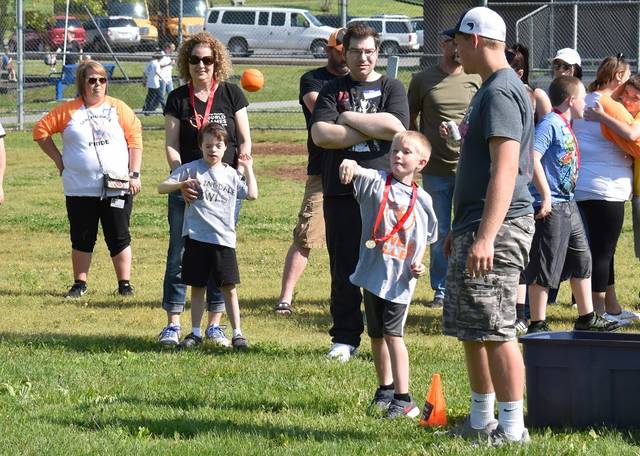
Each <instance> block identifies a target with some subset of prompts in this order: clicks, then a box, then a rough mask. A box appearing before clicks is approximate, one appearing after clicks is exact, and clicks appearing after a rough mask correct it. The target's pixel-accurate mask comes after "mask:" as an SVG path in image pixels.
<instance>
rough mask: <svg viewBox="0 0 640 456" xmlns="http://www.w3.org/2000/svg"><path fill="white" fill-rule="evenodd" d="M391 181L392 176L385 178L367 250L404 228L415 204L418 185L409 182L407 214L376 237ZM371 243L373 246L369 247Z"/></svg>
mask: <svg viewBox="0 0 640 456" xmlns="http://www.w3.org/2000/svg"><path fill="white" fill-rule="evenodd" d="M391 179H393V176H392V175H391V174H389V175H388V176H387V181H386V182H385V184H384V194H383V195H382V201H381V202H380V209H378V216H377V217H376V223H375V225H374V226H373V233H371V239H369V240H368V241H367V242H366V243H365V244H366V246H367V247H368V248H373V247H375V244H377V243H379V242H385V241H386V240H387V239H389V238H390V237H391V236H393V235H394V234H396V233H397V232H398V231H400V230H401V229H402V227H403V226H404V222H406V221H407V219H408V218H409V216H410V215H411V212H413V206H414V205H415V204H416V198H417V197H418V185H417V184H416V183H415V182H411V202H409V207H408V208H407V212H405V213H404V215H403V216H402V217H401V218H400V220H398V223H396V226H394V227H393V229H392V230H391V231H390V232H389V233H388V234H385V235H384V236H382V237H379V238H377V237H376V231H378V227H379V226H380V222H381V221H382V215H383V214H384V210H385V208H386V207H387V200H388V199H389V190H390V189H391ZM372 243H373V245H371V244H372Z"/></svg>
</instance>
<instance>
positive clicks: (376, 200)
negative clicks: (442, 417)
mask: <svg viewBox="0 0 640 456" xmlns="http://www.w3.org/2000/svg"><path fill="white" fill-rule="evenodd" d="M430 155H431V146H430V144H429V142H428V141H427V138H425V137H424V135H422V134H421V133H418V132H415V131H404V132H401V133H397V134H396V135H395V136H394V138H393V142H392V143H391V153H390V168H391V173H388V172H386V171H377V170H374V169H365V168H362V167H360V166H359V165H358V164H357V162H356V161H354V160H343V161H342V164H341V165H340V169H339V175H340V180H341V182H342V183H343V184H349V183H350V182H352V181H353V191H354V196H355V199H356V201H357V202H358V204H359V205H360V215H361V217H362V235H361V240H360V255H359V258H358V265H357V266H356V270H355V272H354V273H353V274H351V276H350V280H351V283H353V284H354V285H356V286H359V287H362V288H363V289H364V293H363V294H364V307H365V314H366V317H367V332H368V334H369V337H370V338H371V349H372V351H373V353H374V356H373V359H374V364H375V368H376V373H377V375H378V383H379V386H378V389H377V390H376V392H375V395H374V398H373V401H372V402H371V406H370V410H374V411H376V410H381V411H384V412H385V417H386V418H396V417H402V416H407V417H410V418H415V417H416V416H417V415H418V413H419V412H420V410H419V409H418V407H417V406H416V404H415V402H414V401H413V399H412V398H411V395H410V394H409V357H408V354H407V348H406V346H405V344H404V340H403V339H402V336H403V330H404V324H405V321H406V319H407V313H408V310H409V303H410V301H411V296H412V294H413V291H414V289H415V286H416V279H417V278H418V277H420V276H421V275H423V274H424V272H425V266H424V264H422V257H423V255H424V252H425V249H426V247H427V245H428V244H430V243H432V242H434V241H435V240H436V237H437V232H438V223H437V220H436V217H435V213H434V212H433V208H432V204H431V197H430V196H429V195H428V194H427V193H426V192H425V191H424V190H423V189H421V188H419V187H418V186H417V185H416V183H415V182H414V178H415V176H416V174H417V173H418V172H420V170H421V169H422V168H424V166H425V165H426V164H427V162H428V160H429V156H430Z"/></svg>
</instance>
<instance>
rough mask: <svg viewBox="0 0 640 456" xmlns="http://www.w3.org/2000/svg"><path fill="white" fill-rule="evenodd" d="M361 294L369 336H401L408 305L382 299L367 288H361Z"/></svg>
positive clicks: (374, 337)
mask: <svg viewBox="0 0 640 456" xmlns="http://www.w3.org/2000/svg"><path fill="white" fill-rule="evenodd" d="M362 295H363V300H364V313H365V315H366V317H367V334H368V335H369V337H371V338H372V339H379V338H382V337H384V336H396V337H402V336H403V334H404V324H405V322H406V321H407V314H408V313H409V305H408V304H399V303H397V302H392V301H388V300H386V299H382V298H380V297H379V296H376V295H374V294H373V293H371V292H370V291H367V290H362Z"/></svg>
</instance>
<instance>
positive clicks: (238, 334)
mask: <svg viewBox="0 0 640 456" xmlns="http://www.w3.org/2000/svg"><path fill="white" fill-rule="evenodd" d="M241 335H242V331H240V328H236V329H234V330H233V335H232V336H231V337H236V336H241Z"/></svg>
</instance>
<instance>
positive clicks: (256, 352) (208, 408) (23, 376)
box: [0, 132, 640, 456]
mask: <svg viewBox="0 0 640 456" xmlns="http://www.w3.org/2000/svg"><path fill="white" fill-rule="evenodd" d="M255 136H256V139H257V140H265V139H270V140H272V141H274V140H276V139H279V138H280V137H278V138H276V137H274V136H273V135H271V136H270V137H265V136H260V135H255ZM289 139H290V138H289V137H287V139H286V140H289ZM291 139H292V140H296V141H298V140H299V139H300V138H293V137H292V138H291ZM163 142H164V139H163V136H162V134H161V133H160V132H147V133H146V134H145V151H144V163H143V168H142V171H143V173H142V176H143V192H142V193H141V194H140V195H139V196H138V197H137V198H136V202H135V207H134V213H133V220H132V236H133V251H134V264H133V267H134V271H133V277H132V282H133V284H134V286H135V287H136V291H137V293H136V296H135V297H134V298H132V299H126V300H123V299H120V298H119V297H118V296H117V295H116V294H115V290H116V281H115V277H114V274H113V270H112V267H111V264H110V260H109V258H108V254H107V251H106V248H105V246H104V243H103V242H102V240H101V239H99V240H98V244H97V246H96V252H95V255H94V261H93V265H92V268H91V274H90V278H89V293H88V294H87V295H85V296H84V297H83V298H82V299H80V300H76V301H68V300H65V299H63V298H62V295H63V293H64V292H65V291H66V289H67V288H68V286H69V285H70V284H71V281H72V274H71V265H70V261H69V251H70V245H69V240H68V225H67V220H66V215H65V209H64V198H63V195H62V189H61V183H60V179H59V177H58V176H57V173H56V172H55V168H54V166H53V164H52V163H51V162H50V160H49V159H48V158H47V157H46V156H45V155H44V154H43V153H42V152H40V151H39V149H37V147H36V146H35V144H34V143H33V142H32V141H31V139H30V135H29V133H10V134H9V135H8V136H7V138H6V144H7V151H8V170H7V176H6V179H5V192H6V202H5V204H4V205H2V206H0V258H1V259H2V260H1V261H0V312H1V313H2V315H3V318H2V320H1V323H0V360H1V361H0V429H1V430H2V431H1V432H2V446H1V447H0V454H7V455H14V454H20V455H42V454H47V455H65V456H66V455H76V454H101V455H102V454H105V455H112V454H114V455H115V454H118V455H122V454H175V455H181V456H183V455H196V454H197V455H200V454H301V455H309V454H313V455H315V454H372V455H381V454H427V455H436V454H437V455H449V454H463V455H480V454H487V452H488V450H487V449H486V448H472V447H471V446H470V445H469V444H468V443H466V442H462V441H454V440H450V439H448V438H444V437H438V436H436V435H434V432H433V430H431V429H427V430H425V429H422V428H419V427H418V426H417V424H416V422H413V421H409V420H401V421H394V422H385V421H381V420H378V419H374V418H371V417H368V416H367V415H366V414H365V409H366V406H367V405H368V403H369V401H370V399H371V396H372V394H373V391H374V389H375V386H376V382H375V376H374V372H373V364H372V358H371V352H370V350H369V348H368V344H369V341H368V338H367V337H366V336H364V338H363V343H362V347H361V356H359V357H358V358H356V359H354V360H353V361H351V362H349V363H347V364H339V363H336V362H330V361H328V360H326V359H325V358H324V354H325V352H326V350H327V348H328V346H329V337H328V335H327V330H328V328H329V326H330V318H329V305H328V301H327V296H328V289H329V281H328V265H327V255H326V253H325V252H324V251H322V250H319V251H313V253H312V256H311V261H310V264H309V268H308V269H307V271H306V272H305V274H304V276H303V277H302V279H301V281H300V282H299V285H298V287H297V296H296V300H295V314H294V315H293V316H292V317H291V318H279V317H276V316H275V315H274V314H273V311H272V306H273V305H274V304H275V300H276V299H277V295H278V292H279V284H280V273H281V269H282V263H283V259H284V254H285V252H286V249H287V248H288V245H289V242H290V233H291V229H292V228H293V224H294V220H295V216H296V213H297V209H298V205H299V201H300V198H301V196H302V184H301V182H299V181H294V180H291V178H290V176H289V173H287V172H286V170H287V169H291V168H290V167H291V166H300V167H302V166H304V163H305V156H303V155H300V156H291V155H288V156H284V155H269V156H257V157H256V158H255V162H256V163H255V167H256V174H257V176H258V182H259V186H260V192H261V194H260V198H259V199H258V200H257V201H254V202H248V203H246V204H245V206H244V208H243V210H242V215H241V219H240V222H239V233H238V255H239V262H240V272H241V278H242V284H241V285H239V288H238V293H239V297H240V305H241V310H242V321H243V329H244V332H245V334H246V335H247V336H248V338H249V342H250V344H251V347H250V350H249V351H248V352H246V353H242V354H236V353H232V352H229V351H226V350H224V349H218V348H214V347H211V346H205V347H204V348H203V349H201V350H196V351H194V352H190V353H177V352H166V351H162V350H160V349H159V348H158V346H157V344H156V337H157V334H158V332H159V331H160V329H161V328H162V326H164V324H165V315H164V312H163V311H162V310H161V308H160V299H161V291H162V290H161V289H162V275H163V271H164V262H165V253H166V247H167V226H166V222H165V213H166V200H165V197H162V196H160V195H158V194H157V193H156V191H155V187H156V186H157V184H158V182H159V181H160V180H161V179H162V178H163V176H165V175H166V164H165V162H164V158H163V156H164V153H163ZM281 170H285V171H281ZM631 236H632V233H631V226H630V221H629V220H627V221H626V222H625V225H624V230H623V234H622V239H621V241H620V245H619V248H618V252H619V253H618V257H617V258H616V267H617V270H616V278H617V283H618V291H619V295H620V299H621V301H622V302H623V303H624V304H625V305H627V306H628V307H633V305H635V304H637V302H638V299H637V296H638V291H640V285H639V283H638V280H637V273H638V262H637V260H636V259H634V258H632V253H631V252H632V245H631V242H632V237H631ZM430 297H431V293H430V290H429V287H428V279H425V280H422V281H421V283H420V284H419V285H418V289H417V291H416V295H415V300H414V305H413V307H412V308H411V312H410V316H409V319H408V322H407V329H406V333H407V336H406V341H407V345H408V348H409V352H410V359H411V369H412V371H411V390H412V392H413V393H414V395H415V397H416V400H417V401H418V402H419V403H422V401H423V400H424V395H425V393H426V391H427V388H428V386H429V381H430V378H431V374H432V373H434V372H440V373H441V374H442V378H443V382H444V389H445V395H446V400H447V411H448V416H449V419H450V420H451V421H455V420H458V419H460V418H461V417H463V416H464V415H466V414H467V413H468V410H469V404H468V399H469V389H468V386H467V381H466V373H465V367H464V360H463V354H462V349H461V346H460V344H459V343H458V342H456V341H455V340H453V339H451V338H446V337H444V336H442V335H441V323H440V312H439V311H436V310H427V309H426V308H425V307H424V306H423V304H424V302H425V301H426V300H428V299H429V298H430ZM560 302H561V304H560V305H557V306H552V307H551V308H550V322H551V324H552V326H553V327H554V328H556V329H562V328H565V329H566V328H569V327H570V326H571V323H572V319H573V318H574V312H575V311H574V310H572V309H571V307H570V305H568V304H567V303H568V302H569V296H568V291H567V287H566V286H563V288H562V292H561V295H560ZM186 317H187V318H185V320H184V323H185V326H188V325H187V323H188V314H187V315H186ZM634 329H637V327H636V328H634ZM585 400H588V398H585ZM530 430H531V433H532V439H533V441H532V443H531V444H530V445H529V446H528V447H527V448H526V449H521V448H505V449H500V450H495V451H492V452H491V454H500V455H507V454H508V455H514V454H527V455H541V456H542V455H613V454H615V455H634V454H635V455H637V454H639V453H640V447H639V446H638V439H639V438H640V433H638V432H637V431H633V432H629V431H619V430H612V429H603V428H600V427H595V428H593V429H586V430H582V431H579V432H578V431H571V430H549V429H530Z"/></svg>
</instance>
